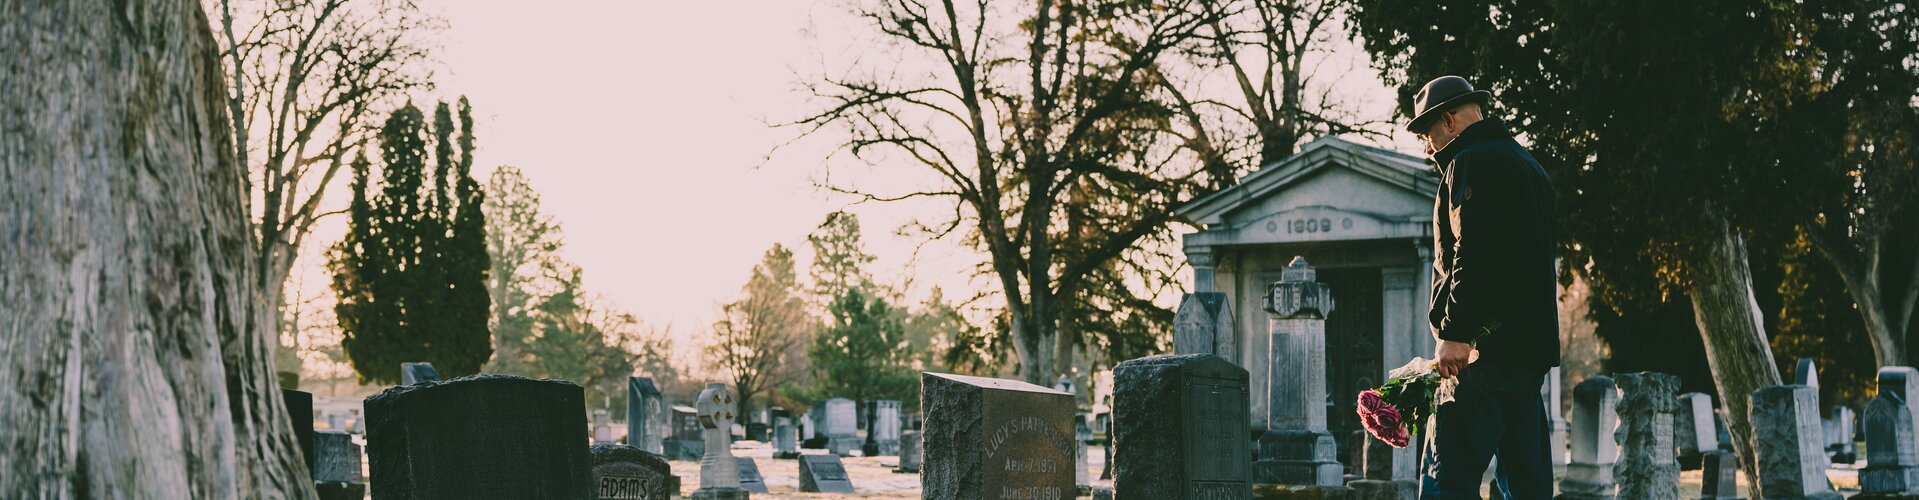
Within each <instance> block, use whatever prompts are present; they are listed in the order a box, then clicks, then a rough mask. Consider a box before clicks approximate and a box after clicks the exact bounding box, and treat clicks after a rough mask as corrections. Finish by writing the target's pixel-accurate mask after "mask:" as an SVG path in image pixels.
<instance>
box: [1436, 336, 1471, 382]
mask: <svg viewBox="0 0 1919 500" xmlns="http://www.w3.org/2000/svg"><path fill="white" fill-rule="evenodd" d="M1472 354H1473V345H1472V344H1468V343H1465V342H1453V341H1451V340H1441V341H1439V348H1438V350H1437V352H1436V353H1434V354H1433V357H1434V358H1437V359H1435V361H1436V362H1437V363H1438V368H1439V376H1440V378H1452V377H1457V376H1459V371H1460V370H1462V369H1465V368H1466V364H1467V363H1471V362H1472Z"/></svg>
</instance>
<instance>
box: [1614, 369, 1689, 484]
mask: <svg viewBox="0 0 1919 500" xmlns="http://www.w3.org/2000/svg"><path fill="white" fill-rule="evenodd" d="M1613 383H1615V384H1617V385H1618V387H1619V402H1618V403H1616V405H1615V406H1614V409H1615V411H1617V412H1618V414H1619V430H1618V431H1617V432H1616V434H1615V435H1614V436H1615V438H1616V439H1617V441H1618V443H1619V461H1618V462H1617V463H1615V464H1613V478H1614V480H1615V481H1616V482H1617V483H1618V484H1619V493H1618V495H1619V498H1631V499H1639V500H1679V460H1678V456H1677V455H1676V453H1675V447H1674V445H1673V414H1674V413H1677V412H1678V411H1679V401H1678V399H1676V398H1675V394H1674V393H1675V392H1677V391H1678V389H1679V377H1674V376H1672V375H1668V374H1664V373H1654V372H1639V373H1621V374H1618V375H1615V376H1614V377H1613Z"/></svg>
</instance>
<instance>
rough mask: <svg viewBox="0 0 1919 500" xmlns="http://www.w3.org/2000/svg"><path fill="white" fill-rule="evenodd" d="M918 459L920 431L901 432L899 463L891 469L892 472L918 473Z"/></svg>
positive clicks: (919, 457)
mask: <svg viewBox="0 0 1919 500" xmlns="http://www.w3.org/2000/svg"><path fill="white" fill-rule="evenodd" d="M920 459H921V455H920V431H906V432H901V433H900V465H899V468H897V469H893V472H910V473H914V474H918V473H919V471H920Z"/></svg>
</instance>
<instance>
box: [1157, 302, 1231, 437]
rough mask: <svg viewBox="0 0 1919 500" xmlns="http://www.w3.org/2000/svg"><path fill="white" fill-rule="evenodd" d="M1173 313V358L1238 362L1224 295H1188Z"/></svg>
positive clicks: (1229, 312) (1228, 305)
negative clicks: (1188, 356) (1205, 357)
mask: <svg viewBox="0 0 1919 500" xmlns="http://www.w3.org/2000/svg"><path fill="white" fill-rule="evenodd" d="M1174 311H1175V312H1174V313H1173V353H1174V354H1215V355H1218V356H1219V357H1222V358H1226V359H1229V360H1232V359H1239V358H1237V357H1236V356H1239V351H1238V350H1237V349H1236V348H1235V347H1236V346H1234V345H1233V344H1234V338H1233V331H1234V330H1233V306H1232V305H1231V304H1228V303H1227V302H1226V294H1224V293H1219V292H1196V293H1188V294H1186V296H1184V297H1181V298H1180V299H1179V309H1176V310H1174ZM1249 418H1250V417H1249Z"/></svg>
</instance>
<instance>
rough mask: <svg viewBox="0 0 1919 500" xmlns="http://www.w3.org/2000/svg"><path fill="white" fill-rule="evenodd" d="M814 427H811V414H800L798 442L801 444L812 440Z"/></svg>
mask: <svg viewBox="0 0 1919 500" xmlns="http://www.w3.org/2000/svg"><path fill="white" fill-rule="evenodd" d="M815 427H816V426H814V425H813V414H812V413H803V414H800V441H801V442H802V443H805V442H807V441H812V440H813V437H814V436H813V434H814V431H815V430H816V428H815ZM801 446H803V447H808V448H824V447H825V446H824V445H818V446H815V445H807V444H801Z"/></svg>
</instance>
